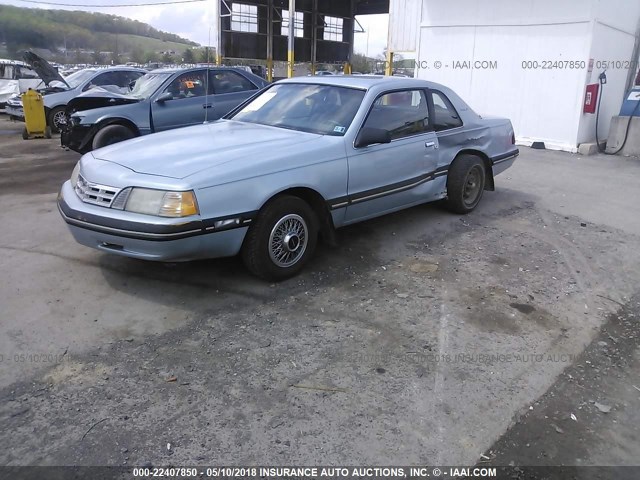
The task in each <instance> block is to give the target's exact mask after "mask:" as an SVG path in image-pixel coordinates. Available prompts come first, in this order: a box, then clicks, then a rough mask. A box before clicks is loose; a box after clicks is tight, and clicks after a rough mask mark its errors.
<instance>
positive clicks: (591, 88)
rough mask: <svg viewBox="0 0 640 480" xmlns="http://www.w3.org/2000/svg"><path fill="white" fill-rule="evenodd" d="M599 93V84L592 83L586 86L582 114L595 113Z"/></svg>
mask: <svg viewBox="0 0 640 480" xmlns="http://www.w3.org/2000/svg"><path fill="white" fill-rule="evenodd" d="M599 91H600V84H598V83H592V84H591V85H587V91H586V93H585V95H584V109H583V110H582V111H583V112H584V113H596V106H597V105H598V92H599Z"/></svg>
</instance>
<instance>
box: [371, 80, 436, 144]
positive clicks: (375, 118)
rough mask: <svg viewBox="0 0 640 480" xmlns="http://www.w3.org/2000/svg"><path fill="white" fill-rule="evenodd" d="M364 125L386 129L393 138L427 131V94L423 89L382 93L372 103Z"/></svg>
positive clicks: (428, 128)
mask: <svg viewBox="0 0 640 480" xmlns="http://www.w3.org/2000/svg"><path fill="white" fill-rule="evenodd" d="M364 126H365V127H371V128H380V129H382V130H387V131H389V132H391V138H392V139H393V140H395V139H397V138H403V137H410V136H412V135H419V134H421V133H424V132H428V131H429V130H430V127H429V107H428V106H427V96H426V95H425V93H424V91H423V90H407V91H403V92H393V93H387V94H385V95H382V96H381V97H379V98H378V99H377V100H376V101H375V103H374V104H373V107H372V108H371V112H370V113H369V116H368V117H367V121H366V122H365V124H364Z"/></svg>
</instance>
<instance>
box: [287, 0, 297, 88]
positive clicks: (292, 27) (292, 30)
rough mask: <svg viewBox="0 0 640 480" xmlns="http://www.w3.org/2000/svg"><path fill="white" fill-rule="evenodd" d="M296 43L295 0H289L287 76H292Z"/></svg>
mask: <svg viewBox="0 0 640 480" xmlns="http://www.w3.org/2000/svg"><path fill="white" fill-rule="evenodd" d="M295 45H296V0H289V52H288V68H287V76H288V77H289V78H293V71H294V62H295V57H296V54H295V48H296V47H295Z"/></svg>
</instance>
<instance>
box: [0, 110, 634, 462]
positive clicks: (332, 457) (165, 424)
mask: <svg viewBox="0 0 640 480" xmlns="http://www.w3.org/2000/svg"><path fill="white" fill-rule="evenodd" d="M20 129H21V125H20V124H14V123H12V122H9V121H7V120H6V119H5V118H3V117H0V216H1V218H2V230H1V232H0V254H1V255H0V268H1V270H2V276H1V277H0V304H1V305H2V308H1V310H0V399H2V400H1V401H0V430H2V431H3V432H11V439H10V441H8V442H4V445H3V448H2V449H0V464H3V465H33V464H36V465H123V464H127V465H142V464H152V465H166V464H175V465H184V464H187V465H193V464H211V463H216V464H227V465H234V464H256V465H257V464H278V465H285V464H289V465H291V464H307V465H309V464H325V465H326V464H346V465H357V464H372V465H394V464H395V465H400V464H404V465H408V464H431V465H438V464H439V465H456V464H474V463H475V462H477V461H479V460H481V455H482V454H483V453H484V454H487V452H496V453H495V454H496V455H504V453H499V452H504V451H506V450H505V449H507V448H513V445H520V444H519V443H517V442H516V440H517V439H518V438H520V437H518V435H517V431H515V430H514V428H517V425H518V422H520V421H521V420H523V421H525V420H526V418H528V417H527V416H530V415H531V410H530V407H532V406H533V405H534V404H536V402H540V401H543V399H544V398H546V397H545V393H547V394H548V392H553V391H560V392H562V391H564V392H568V391H569V390H566V389H565V390H562V388H560V385H559V384H558V382H559V381H562V382H564V383H563V385H566V384H567V382H569V383H570V382H572V381H573V379H574V378H576V376H575V375H573V376H572V377H571V379H569V378H568V377H566V375H565V374H564V373H563V372H566V371H569V370H567V369H570V368H578V366H579V365H583V366H584V365H586V364H585V363H584V361H585V360H584V357H580V355H582V354H583V352H584V351H585V349H586V348H587V347H588V346H589V345H594V343H592V342H596V343H597V342H603V341H604V342H605V343H606V342H609V343H611V342H612V341H611V340H608V339H604V338H603V337H602V335H603V333H602V332H603V330H602V328H603V326H607V325H610V324H611V321H612V319H616V318H618V316H619V315H618V313H617V312H618V310H621V311H624V315H625V317H624V318H625V319H627V320H628V321H629V322H631V323H630V326H629V328H630V329H631V330H629V331H633V332H636V331H637V330H633V329H634V328H636V329H637V321H638V319H640V308H638V305H637V304H638V298H639V297H638V295H639V294H640V289H639V287H638V285H639V284H640V249H639V248H638V245H639V238H640V215H638V207H637V206H638V205H639V204H640V188H639V186H640V160H639V159H633V158H622V157H609V156H594V157H579V156H576V155H570V154H565V153H559V152H551V151H538V150H530V149H528V148H522V150H521V152H522V153H521V156H520V158H519V159H518V160H517V162H516V164H515V166H514V167H513V168H512V169H510V170H508V171H507V172H505V173H504V174H503V175H502V176H499V177H498V178H497V182H496V183H497V191H496V192H487V193H486V194H485V197H484V199H483V201H482V203H481V205H480V207H479V208H478V209H477V210H476V211H475V212H474V213H472V214H471V215H469V216H466V217H459V216H456V215H452V214H449V213H446V212H444V211H442V210H440V209H439V208H438V206H434V205H426V206H420V207H417V208H413V209H411V210H408V211H404V212H402V213H398V214H394V215H391V216H387V217H383V218H380V219H377V220H374V221H369V222H366V223H363V224H359V225H357V226H353V227H349V228H347V229H344V230H341V231H340V232H339V241H340V242H339V247H338V248H330V247H326V246H323V247H321V248H320V251H319V252H318V255H317V257H316V259H315V260H314V261H313V262H312V263H311V265H310V266H309V268H307V269H306V271H305V272H304V273H303V274H302V275H301V276H299V277H297V278H295V279H292V280H289V281H286V282H283V283H280V284H269V283H263V282H262V281H260V280H257V279H255V278H253V277H252V276H250V275H249V274H248V273H247V272H246V271H245V269H244V267H243V266H242V262H241V261H240V260H238V259H226V260H216V261H206V262H194V263H185V264H155V263H146V262H143V261H136V260H131V259H125V258H120V257H116V256H108V255H105V254H102V253H100V252H97V251H94V250H90V249H87V248H84V247H82V246H79V245H77V244H76V243H75V242H74V241H73V239H72V237H71V235H70V234H69V233H68V231H67V228H66V225H65V224H64V222H63V221H62V220H61V218H60V216H59V214H58V212H57V207H56V194H57V191H58V189H59V187H60V185H61V184H62V182H63V181H65V180H66V179H67V178H68V177H69V175H70V173H71V170H72V169H73V167H74V165H75V162H76V161H77V160H78V158H79V156H78V155H77V154H75V153H73V152H67V151H64V150H62V149H61V148H60V147H59V140H57V139H55V138H54V139H53V140H44V139H42V140H30V141H23V140H22V139H21V138H20ZM620 315H621V314H620ZM629 315H631V316H629ZM625 335H626V336H631V338H635V339H636V341H635V342H634V344H633V345H631V346H629V348H622V347H620V348H619V349H618V350H617V351H618V353H616V354H614V356H615V355H620V356H625V358H627V360H628V361H627V362H622V363H624V368H634V369H635V370H625V372H626V373H625V374H624V375H627V376H628V377H624V378H628V379H629V380H628V385H627V383H625V385H626V386H629V388H631V385H633V382H634V381H635V382H637V383H635V385H636V386H640V381H639V380H638V378H639V376H638V373H639V372H638V368H637V365H638V362H637V361H636V362H635V363H634V361H635V360H637V359H638V358H640V356H639V351H638V347H637V338H638V337H637V336H636V337H633V335H635V334H629V333H627V334H625ZM613 336H614V337H615V335H613ZM601 347H602V345H601ZM598 358H599V357H598ZM603 358H605V357H603ZM606 358H608V359H610V358H611V356H608V357H606ZM581 359H582V360H581ZM634 359H635V360H634ZM632 360H633V361H632ZM614 362H615V361H614ZM634 365H635V366H634ZM621 368H622V367H621ZM586 378H587V382H591V383H594V382H596V380H595V379H594V378H593V375H592V376H591V377H589V376H587V377H586ZM634 378H635V380H634ZM591 383H587V384H583V385H582V387H584V388H586V389H590V388H591ZM558 388H560V390H554V389H558ZM594 388H596V386H595V383H594ZM603 388H604V387H603ZM603 391H606V389H604V390H603ZM632 393H633V391H632V390H631V391H630V393H629V394H628V395H626V396H623V397H620V398H622V399H621V400H619V401H618V403H616V404H614V405H613V407H614V408H613V410H612V411H611V412H610V413H608V414H607V416H605V417H603V416H593V417H592V420H589V419H588V415H586V414H584V415H582V414H580V411H581V409H583V408H584V409H585V410H587V409H590V408H592V406H591V405H590V404H588V402H589V400H590V399H591V397H589V396H588V395H587V396H586V397H585V398H586V400H584V401H586V402H587V404H588V405H586V406H584V405H581V404H579V402H580V401H581V400H579V399H578V396H577V395H576V396H575V400H574V399H573V398H570V396H569V394H568V393H566V394H565V395H564V397H563V401H564V402H568V404H562V405H560V404H555V403H551V406H549V412H551V413H550V414H546V415H543V416H540V417H539V418H537V417H536V418H535V419H533V420H531V421H532V422H534V423H537V424H539V425H543V424H544V422H548V425H552V424H553V425H555V426H557V427H558V428H560V429H561V430H562V431H563V432H566V433H567V435H566V437H567V438H569V437H570V435H571V429H572V428H573V425H574V424H575V425H576V426H577V425H580V427H581V428H584V432H582V431H581V433H580V434H579V435H578V434H577V435H576V437H575V442H579V441H583V442H587V443H588V441H589V440H588V435H589V432H593V431H594V430H595V427H593V428H592V425H591V424H588V423H585V422H590V421H592V422H596V421H597V422H605V424H603V425H601V424H600V423H598V425H600V427H602V428H603V429H605V430H606V429H607V428H617V427H616V425H615V424H616V423H618V424H620V423H623V421H624V419H625V418H627V417H625V415H627V414H629V413H630V412H632V411H636V410H638V397H639V396H640V393H639V392H635V393H636V395H635V396H634V395H633V394H632ZM594 399H595V400H598V401H599V402H600V403H606V401H607V400H606V398H600V399H596V398H594ZM572 402H573V403H572ZM634 402H635V403H634ZM574 403H575V404H574ZM559 405H560V406H561V407H562V409H560V406H559ZM536 408H537V407H536ZM545 408H547V407H545ZM569 409H571V411H568V410H569ZM565 410H567V411H565ZM536 412H537V410H536ZM554 412H555V414H556V415H557V416H558V419H555V420H551V419H549V415H551V414H554ZM625 412H626V413H625ZM571 413H575V415H576V416H577V418H578V422H575V421H573V420H571V419H570V414H571ZM572 422H573V423H572ZM580 422H582V423H580ZM606 422H608V423H606ZM594 425H595V423H594ZM600 427H598V428H600ZM549 428H552V427H551V426H550V427H549ZM629 428H631V427H629ZM505 432H508V436H509V437H508V438H509V439H516V440H513V442H516V443H513V442H507V440H506V438H507V437H505ZM544 432H545V431H543V430H541V433H539V436H540V435H542V436H544V435H546V433H544ZM556 432H557V430H556ZM552 433H553V434H554V435H557V436H558V438H560V434H559V433H555V432H552ZM634 435H635V437H634ZM501 438H502V440H501ZM571 438H573V437H571ZM585 438H586V440H585ZM633 438H635V439H638V438H639V437H638V431H637V429H636V430H633V428H632V429H631V431H630V432H627V434H626V436H624V437H614V436H612V437H611V439H610V442H613V444H615V442H623V441H624V442H625V443H626V442H629V441H630V439H633ZM580 439H582V440H580ZM500 441H501V442H502V443H496V442H500ZM526 442H527V440H523V442H522V443H523V444H524V443H526ZM531 443H533V442H531ZM587 443H585V445H587ZM638 444H640V441H638V442H636V445H638ZM168 445H169V448H168ZM494 445H498V446H500V448H498V447H495V448H494ZM583 446H584V445H583ZM520 447H521V448H525V447H523V446H521V445H520ZM559 448H560V447H559ZM584 448H587V447H586V446H585V447H584ZM639 448H640V447H639ZM560 450H561V449H560ZM556 453H557V452H556ZM491 455H493V453H489V455H488V456H491ZM558 455H559V454H558ZM576 455H577V457H575V458H574V460H575V459H576V458H578V457H580V455H583V456H584V457H585V458H584V460H583V461H584V463H588V462H589V458H597V460H594V461H598V462H602V461H605V462H606V461H607V456H606V452H603V454H602V455H603V456H601V457H592V456H590V455H587V454H583V453H581V451H578V452H577V453H576ZM617 455H619V456H620V457H621V458H622V459H623V460H624V458H628V459H629V458H633V457H630V456H631V455H633V456H635V458H636V461H637V458H638V455H640V452H638V451H637V450H633V449H629V450H628V451H627V450H621V451H619V452H618V453H617ZM508 458H510V457H509V456H508V455H507V456H502V457H500V459H501V460H503V461H504V462H505V463H504V464H508ZM558 458H559V457H558ZM562 458H565V457H562ZM580 458H581V457H580ZM603 459H604V460H603ZM623 460H620V461H623ZM541 461H543V460H541ZM563 461H570V460H563ZM629 462H631V460H629Z"/></svg>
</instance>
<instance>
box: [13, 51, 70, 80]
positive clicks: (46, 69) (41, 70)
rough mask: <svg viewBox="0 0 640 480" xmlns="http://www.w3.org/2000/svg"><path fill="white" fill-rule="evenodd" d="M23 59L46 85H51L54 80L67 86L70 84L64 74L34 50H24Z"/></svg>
mask: <svg viewBox="0 0 640 480" xmlns="http://www.w3.org/2000/svg"><path fill="white" fill-rule="evenodd" d="M22 58H23V60H24V61H25V62H26V63H28V64H29V66H30V67H31V68H33V69H34V70H35V71H36V73H37V74H38V76H39V77H40V78H41V79H42V81H43V82H44V83H45V85H49V84H50V83H51V82H53V81H54V80H57V81H58V82H62V83H64V84H65V85H66V86H67V87H68V86H69V84H68V83H67V82H66V81H65V79H64V78H62V75H60V74H59V73H58V71H57V70H56V69H55V68H53V67H52V66H51V64H50V63H49V62H47V61H46V60H45V59H44V58H42V57H40V56H38V55H36V54H35V53H33V52H28V51H27V52H24V54H23V55H22Z"/></svg>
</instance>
